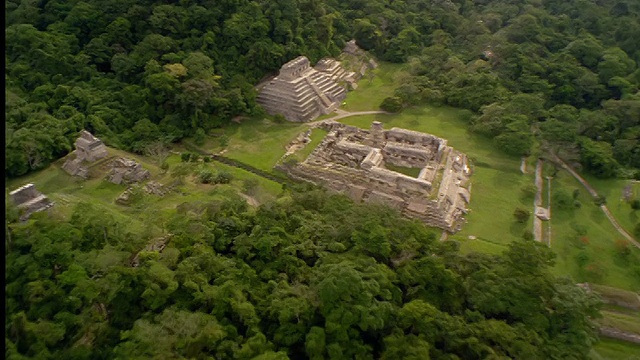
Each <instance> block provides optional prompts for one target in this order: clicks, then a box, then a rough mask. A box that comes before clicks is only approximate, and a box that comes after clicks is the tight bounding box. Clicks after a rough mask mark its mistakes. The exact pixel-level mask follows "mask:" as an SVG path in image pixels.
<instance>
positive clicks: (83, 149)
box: [62, 130, 109, 179]
mask: <svg viewBox="0 0 640 360" xmlns="http://www.w3.org/2000/svg"><path fill="white" fill-rule="evenodd" d="M75 145H76V150H75V151H74V152H73V153H72V156H71V157H70V158H69V159H68V160H67V161H66V162H65V163H64V165H62V169H64V170H65V171H66V172H67V173H69V174H70V175H73V176H79V177H81V178H84V179H86V178H88V176H89V169H88V168H87V166H86V165H85V164H86V163H91V162H94V161H96V160H99V159H102V158H105V157H107V155H109V154H108V153H107V147H106V146H105V145H104V143H102V141H101V140H100V139H98V138H97V137H95V136H93V135H91V133H90V132H88V131H86V130H82V131H81V132H80V137H79V138H78V139H77V140H76V144H75ZM74 154H75V158H73V155H74ZM72 158H73V159H72Z"/></svg>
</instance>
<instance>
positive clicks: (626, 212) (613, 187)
mask: <svg viewBox="0 0 640 360" xmlns="http://www.w3.org/2000/svg"><path fill="white" fill-rule="evenodd" d="M584 178H585V179H586V180H587V181H588V182H589V183H590V184H591V186H593V187H594V188H595V189H596V191H598V193H599V194H600V195H602V196H605V197H606V198H607V207H608V208H609V210H610V211H611V213H612V214H613V216H615V217H616V220H617V221H618V223H620V226H622V227H623V228H625V230H627V231H628V232H629V233H630V234H633V230H634V228H635V226H636V225H637V224H638V223H640V210H635V211H634V210H633V209H631V206H630V205H629V204H628V203H627V202H626V201H624V200H623V197H622V194H623V190H624V188H625V187H626V186H627V185H631V190H632V192H633V197H634V199H640V183H638V182H634V183H632V182H630V181H629V180H619V179H607V180H603V179H598V178H595V177H593V176H589V175H584Z"/></svg>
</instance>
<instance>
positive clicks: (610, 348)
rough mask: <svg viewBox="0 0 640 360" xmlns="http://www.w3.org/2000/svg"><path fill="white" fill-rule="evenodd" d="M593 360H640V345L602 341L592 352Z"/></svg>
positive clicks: (611, 340) (609, 340) (617, 341)
mask: <svg viewBox="0 0 640 360" xmlns="http://www.w3.org/2000/svg"><path fill="white" fill-rule="evenodd" d="M590 355H591V360H640V345H637V344H633V343H629V342H624V341H619V340H613V339H606V338H605V339H601V340H600V341H599V342H598V343H596V344H595V345H594V347H593V349H592V350H591V354H590Z"/></svg>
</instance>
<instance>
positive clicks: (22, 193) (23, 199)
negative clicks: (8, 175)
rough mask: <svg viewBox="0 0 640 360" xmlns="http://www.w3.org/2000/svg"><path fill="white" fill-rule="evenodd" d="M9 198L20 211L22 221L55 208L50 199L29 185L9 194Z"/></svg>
mask: <svg viewBox="0 0 640 360" xmlns="http://www.w3.org/2000/svg"><path fill="white" fill-rule="evenodd" d="M9 198H10V199H11V201H12V202H13V203H14V204H15V205H16V207H17V208H18V210H20V212H21V215H20V220H21V221H24V220H26V219H28V218H29V216H31V214H33V213H35V212H38V211H44V210H47V209H48V208H50V207H52V206H53V204H54V203H53V202H52V201H51V200H49V198H48V197H47V196H46V195H44V194H42V193H41V192H40V191H38V190H37V189H36V187H35V185H33V184H27V185H25V186H22V187H20V188H18V189H16V190H13V191H12V192H10V193H9Z"/></svg>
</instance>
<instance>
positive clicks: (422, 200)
mask: <svg viewBox="0 0 640 360" xmlns="http://www.w3.org/2000/svg"><path fill="white" fill-rule="evenodd" d="M324 126H326V128H327V130H328V131H329V133H328V134H327V136H326V137H325V139H324V140H323V141H322V143H320V145H318V147H317V148H316V149H314V151H313V152H312V153H311V155H309V157H307V159H305V160H304V161H303V162H301V163H298V164H295V165H286V162H283V163H282V164H280V165H278V167H279V168H280V169H281V170H283V171H285V172H287V173H288V174H289V176H291V177H293V178H295V179H299V180H305V181H308V182H312V183H315V184H317V185H322V186H325V187H327V188H329V189H332V190H335V191H339V192H343V193H345V194H347V195H348V196H350V197H351V198H352V199H353V200H354V201H367V202H381V203H384V204H387V205H389V206H391V207H394V208H396V209H398V210H399V211H401V212H402V213H403V214H404V215H406V216H408V217H412V218H417V219H420V220H422V221H424V222H425V223H426V224H428V225H430V226H435V227H438V228H441V229H443V230H447V231H449V232H452V233H453V232H456V231H458V230H460V228H461V226H462V225H463V224H464V222H465V219H464V214H466V213H467V211H468V210H467V207H466V206H467V204H468V203H469V199H470V192H469V190H470V184H469V177H470V176H471V170H470V168H469V166H468V161H467V157H466V156H465V154H463V153H461V152H459V151H456V150H455V149H453V148H452V147H450V146H447V141H446V140H445V139H441V138H438V137H436V136H433V135H430V134H425V133H421V132H417V131H410V130H405V129H400V128H392V129H391V130H384V129H383V126H382V124H381V123H379V122H374V123H373V125H372V126H371V129H370V130H363V129H360V128H357V127H353V126H348V125H344V124H341V123H338V122H328V123H326V124H325V125H324ZM410 169H413V170H414V173H418V175H417V176H410V175H406V174H405V173H410V172H411V171H409V170H410ZM400 171H404V172H405V173H401V172H400Z"/></svg>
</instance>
